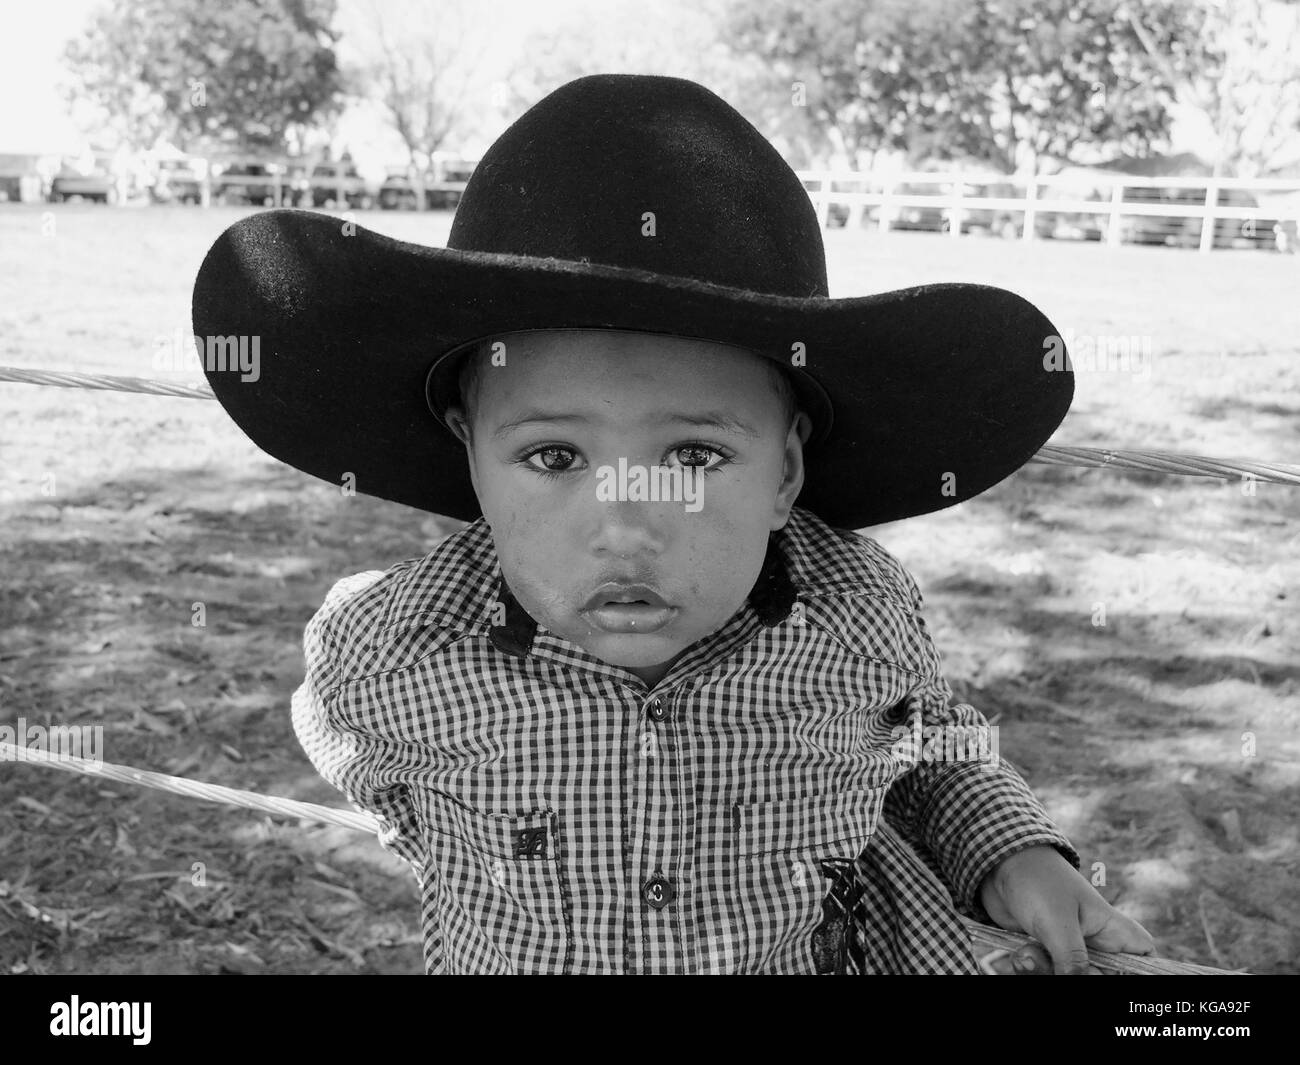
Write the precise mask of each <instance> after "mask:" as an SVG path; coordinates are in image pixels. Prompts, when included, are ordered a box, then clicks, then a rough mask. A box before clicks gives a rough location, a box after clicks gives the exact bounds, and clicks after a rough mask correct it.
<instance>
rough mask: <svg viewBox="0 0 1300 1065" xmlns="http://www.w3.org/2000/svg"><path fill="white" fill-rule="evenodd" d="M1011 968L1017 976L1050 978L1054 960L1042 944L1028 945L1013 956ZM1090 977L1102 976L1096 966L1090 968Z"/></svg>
mask: <svg viewBox="0 0 1300 1065" xmlns="http://www.w3.org/2000/svg"><path fill="white" fill-rule="evenodd" d="M1011 968H1012V971H1013V972H1015V974H1016V975H1017V976H1050V975H1051V973H1052V959H1051V957H1050V956H1049V955H1048V953H1047V951H1046V950H1044V949H1043V946H1042V944H1040V943H1026V944H1025V945H1024V946H1023V947H1020V948H1018V949H1017V950H1016V951H1015V953H1014V954H1012V955H1011ZM1088 975H1090V976H1101V975H1102V972H1101V970H1100V969H1098V968H1097V967H1096V966H1095V965H1089V966H1088Z"/></svg>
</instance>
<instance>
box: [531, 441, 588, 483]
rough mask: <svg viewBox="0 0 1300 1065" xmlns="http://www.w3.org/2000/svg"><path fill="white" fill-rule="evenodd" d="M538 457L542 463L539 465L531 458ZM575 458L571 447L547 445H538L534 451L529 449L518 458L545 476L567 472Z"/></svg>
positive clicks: (555, 475)
mask: <svg viewBox="0 0 1300 1065" xmlns="http://www.w3.org/2000/svg"><path fill="white" fill-rule="evenodd" d="M538 457H540V458H541V460H542V464H541V465H540V466H539V465H537V464H536V463H535V462H533V459H535V458H538ZM576 458H577V453H576V452H575V451H574V450H573V449H572V448H567V447H556V446H553V445H552V446H547V447H539V448H537V449H536V450H535V451H530V452H529V453H528V454H527V455H525V456H523V458H522V459H521V460H520V461H522V462H523V464H524V465H525V466H527V467H528V468H529V469H530V470H535V471H536V472H538V473H540V474H542V475H544V476H546V477H557V476H559V475H560V474H562V473H568V472H569V471H570V470H571V469H573V466H572V463H573V462H574V461H575V459H576Z"/></svg>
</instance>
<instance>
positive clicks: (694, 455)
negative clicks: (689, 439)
mask: <svg viewBox="0 0 1300 1065" xmlns="http://www.w3.org/2000/svg"><path fill="white" fill-rule="evenodd" d="M668 454H669V457H670V458H671V457H672V456H673V455H678V456H681V464H682V465H683V466H684V467H686V468H687V469H696V470H699V471H700V472H701V473H712V472H713V471H714V470H716V469H719V468H720V467H722V466H724V465H726V463H727V461H728V456H727V455H726V454H725V453H724V452H723V451H722V449H721V448H716V447H714V446H713V445H712V444H701V443H694V444H682V445H680V446H679V447H675V448H673V449H672V451H670V452H669V453H668ZM710 455H716V456H717V457H718V461H717V462H715V463H713V464H710V463H709V456H710ZM666 465H668V466H672V465H674V464H673V463H672V462H668V463H666Z"/></svg>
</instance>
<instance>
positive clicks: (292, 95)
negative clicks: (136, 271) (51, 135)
mask: <svg viewBox="0 0 1300 1065" xmlns="http://www.w3.org/2000/svg"><path fill="white" fill-rule="evenodd" d="M334 13H335V0H224V2H222V3H211V2H208V0H111V2H110V3H109V4H107V5H106V6H104V7H102V8H100V9H98V10H97V11H96V12H95V13H94V14H93V15H92V16H91V19H90V23H89V25H88V27H87V29H86V31H85V33H84V34H83V35H82V36H81V37H79V38H77V39H75V40H73V41H72V42H71V43H70V44H69V45H68V48H67V52H66V60H67V64H68V66H69V68H70V70H71V72H72V74H73V76H74V79H75V88H74V89H73V90H72V92H71V94H70V95H71V102H72V103H73V104H74V108H76V105H77V104H85V103H90V104H92V105H93V107H92V110H93V111H95V112H97V113H98V121H99V125H100V128H101V129H102V130H104V131H106V132H111V133H112V134H115V135H116V137H117V139H118V140H119V141H122V142H125V143H127V144H129V145H132V146H134V147H150V146H152V145H153V144H154V143H155V142H156V141H157V140H158V138H160V137H162V138H165V139H167V140H170V141H172V142H173V143H175V144H177V145H178V146H179V147H181V148H183V149H186V150H196V149H198V148H204V149H209V150H210V149H212V148H214V147H219V146H226V147H230V148H234V149H238V150H257V149H267V150H280V149H282V148H283V147H284V146H285V144H286V140H287V139H289V138H291V137H292V136H294V135H296V134H298V133H300V132H301V130H302V129H304V128H306V127H307V126H309V125H312V124H314V123H317V122H319V121H321V120H322V119H324V118H327V117H329V116H332V115H333V114H335V113H336V112H337V110H338V105H339V94H340V92H341V89H342V81H341V75H340V74H339V71H338V66H337V64H336V62H335V56H334V44H335V41H336V34H335V33H334V31H333V30H332V28H331V23H332V21H333V18H334Z"/></svg>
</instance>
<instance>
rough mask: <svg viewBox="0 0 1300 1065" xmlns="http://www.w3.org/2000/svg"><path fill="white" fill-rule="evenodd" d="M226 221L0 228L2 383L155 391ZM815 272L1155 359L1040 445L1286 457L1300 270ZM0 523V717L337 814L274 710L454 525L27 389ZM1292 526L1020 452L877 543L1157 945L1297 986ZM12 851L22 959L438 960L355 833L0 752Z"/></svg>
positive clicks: (1123, 257)
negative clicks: (201, 618) (324, 613)
mask: <svg viewBox="0 0 1300 1065" xmlns="http://www.w3.org/2000/svg"><path fill="white" fill-rule="evenodd" d="M240 213H241V212H238V211H235V210H222V209H213V210H211V211H207V212H204V211H200V210H195V209H190V210H186V209H179V208H178V209H148V210H132V209H121V210H108V209H102V208H93V207H75V206H72V207H62V208H59V209H57V211H56V213H54V214H52V215H49V216H46V215H45V214H44V212H43V210H41V209H30V208H21V207H9V208H6V209H4V210H3V211H0V278H2V279H3V281H2V282H0V284H3V299H2V300H0V363H3V364H11V365H26V366H41V367H50V368H60V369H75V370H100V371H105V372H113V373H123V374H132V375H139V376H156V374H155V372H154V371H153V370H152V369H151V362H152V357H153V351H154V345H155V343H156V340H157V338H158V337H159V336H160V335H167V334H170V333H172V332H174V331H176V330H180V331H181V332H182V333H184V332H187V331H188V329H189V322H188V308H189V297H190V286H191V284H192V282H193V278H194V274H195V272H196V270H197V268H198V265H199V262H200V261H201V259H202V256H203V254H204V252H205V251H206V249H207V247H208V245H209V244H210V243H211V241H212V240H213V239H214V238H215V237H216V235H217V234H218V233H219V232H220V231H221V229H222V228H223V227H224V226H225V225H227V224H229V223H230V222H231V221H233V220H234V219H235V218H236V217H238V215H239V214H240ZM47 218H53V223H54V225H53V232H49V231H48V230H49V226H48V223H47V221H46V219H47ZM360 222H361V224H363V225H368V226H370V227H371V228H375V229H379V230H381V231H384V232H387V233H390V234H392V235H394V236H399V237H403V238H406V239H411V240H416V241H419V242H422V243H430V244H439V243H442V242H443V241H444V240H445V238H446V233H447V225H448V219H447V217H446V216H443V215H427V216H409V215H388V214H369V215H364V216H363V217H361V218H360ZM827 251H828V257H829V260H830V269H831V278H832V294H833V295H835V296H848V295H857V294H863V293H867V292H872V291H879V290H883V289H888V288H895V287H900V286H903V285H907V284H912V283H917V282H927V281H942V280H972V281H981V282H984V283H989V284H995V285H1002V286H1004V287H1007V288H1011V289H1013V290H1015V291H1017V292H1020V293H1022V294H1023V295H1025V296H1027V297H1029V298H1030V299H1032V300H1034V301H1035V302H1036V303H1038V304H1039V306H1041V307H1042V308H1043V309H1044V310H1045V311H1046V312H1047V313H1048V315H1049V317H1051V318H1052V320H1053V321H1054V322H1055V323H1056V324H1057V325H1058V326H1059V327H1061V328H1062V330H1066V329H1070V330H1072V331H1073V332H1074V333H1075V334H1076V335H1078V334H1090V335H1095V334H1123V335H1138V336H1149V337H1150V338H1151V343H1152V350H1153V353H1154V362H1153V364H1152V367H1151V372H1150V374H1149V375H1148V376H1147V377H1146V378H1145V379H1143V378H1139V377H1135V376H1134V375H1131V374H1123V373H1094V374H1086V373H1080V374H1079V376H1078V379H1077V385H1078V391H1077V398H1076V401H1075V407H1074V409H1073V410H1072V412H1071V414H1070V416H1069V418H1068V419H1067V421H1066V422H1065V424H1064V426H1063V427H1062V429H1061V431H1060V432H1059V433H1058V435H1057V437H1056V438H1055V441H1054V442H1057V443H1073V444H1089V445H1101V446H1113V447H1147V448H1165V449H1170V450H1179V451H1185V452H1192V453H1200V454H1211V455H1228V456H1231V455H1240V456H1247V457H1254V458H1260V459H1271V460H1275V461H1282V462H1298V461H1300V305H1297V302H1296V300H1295V297H1294V293H1295V292H1296V290H1297V287H1298V283H1300V260H1297V259H1295V258H1289V257H1283V256H1278V255H1268V254H1264V253H1258V252H1224V253H1216V254H1214V255H1211V256H1209V257H1202V256H1200V255H1198V254H1197V253H1195V252H1190V251H1186V252H1185V251H1174V250H1165V249H1149V248H1122V249H1114V250H1112V249H1107V248H1103V247H1099V246H1074V245H1069V244H1062V243H1051V242H1045V243H1042V244H1038V245H1031V246H1029V247H1025V246H1023V245H1021V244H1019V243H1006V242H1002V241H997V240H979V239H975V238H972V239H967V240H960V241H954V240H951V239H950V238H948V237H946V236H940V235H929V234H910V233H909V234H890V235H887V236H883V237H882V236H880V235H876V234H866V233H864V234H858V233H845V232H843V231H833V232H831V233H829V234H828V235H827ZM178 379H183V378H178ZM190 379H196V378H195V375H191V376H190ZM51 477H52V478H53V481H52V483H53V486H54V493H53V495H48V494H45V491H47V490H48V485H49V484H50V483H51V482H50V480H49V478H51ZM0 517H3V520H4V523H5V525H4V527H5V529H6V535H5V537H4V539H3V543H2V544H0V564H2V565H3V577H2V578H0V618H3V627H2V628H0V722H11V721H12V720H13V719H15V718H17V717H18V716H20V715H23V716H25V717H26V718H27V719H28V720H29V721H37V720H39V721H44V720H46V719H54V720H59V721H64V722H69V723H77V724H82V723H85V724H101V725H103V726H104V729H105V736H106V740H105V742H106V745H107V750H106V752H105V756H106V757H107V758H108V759H109V760H111V761H120V762H126V763H129V764H136V765H140V766H143V767H147V768H154V769H159V770H163V771H167V772H175V773H182V774H184V775H188V776H193V777H196V778H199V779H205V780H212V781H215V782H218V783H224V784H228V785H231V786H234V787H245V788H254V789H258V790H262V791H266V792H270V793H275V794H282V795H290V796H294V797H299V798H304V799H311V800H315V801H323V802H327V803H331V804H337V803H339V801H340V800H339V797H338V796H336V795H335V794H334V793H333V792H332V791H331V789H329V788H328V787H327V786H326V785H325V784H323V783H322V782H321V781H320V780H319V779H318V778H317V777H316V776H315V774H314V772H313V770H312V768H311V766H310V765H309V763H308V762H307V761H306V759H305V758H304V756H303V755H302V754H301V752H300V751H299V749H298V747H297V744H296V741H295V740H294V738H293V735H292V731H291V728H290V725H289V718H288V712H287V710H288V699H289V695H290V693H291V691H292V690H293V688H294V687H295V686H296V684H297V683H298V681H299V680H300V678H301V671H302V663H301V650H300V643H299V641H300V638H301V632H302V626H303V624H304V623H305V622H306V620H307V618H308V617H309V616H310V615H311V613H312V611H313V610H314V609H315V607H316V606H317V605H318V604H319V602H320V600H321V598H322V596H323V594H324V592H325V590H326V589H327V588H328V586H329V585H330V583H331V582H332V581H333V580H334V579H336V578H337V577H338V576H341V575H343V574H345V573H351V572H356V571H358V570H362V569H369V568H383V567H385V566H388V565H390V564H391V563H393V562H394V561H396V560H398V559H401V558H407V557H411V556H414V555H418V554H422V553H423V552H424V551H425V550H427V546H428V544H429V543H430V542H431V541H432V540H433V539H434V538H436V537H437V536H439V535H441V534H442V533H444V532H447V531H450V529H451V528H452V523H442V522H439V521H437V520H433V519H429V518H427V517H425V516H422V515H419V514H416V513H414V512H407V511H405V510H403V509H402V508H400V507H396V506H392V505H388V504H384V503H380V502H377V501H373V500H366V499H364V498H357V499H353V500H350V501H349V500H344V499H342V498H341V497H339V496H338V495H337V494H336V493H335V492H334V491H332V490H331V489H329V488H327V487H326V486H323V485H320V484H316V483H313V482H310V481H308V480H307V479H306V478H304V477H302V476H300V475H298V474H296V473H295V472H294V471H292V470H288V469H287V468H282V467H280V466H278V465H276V464H275V463H274V462H272V461H271V460H270V459H268V458H266V457H265V456H262V455H261V454H260V453H259V452H257V451H256V450H255V449H254V448H253V447H252V445H251V444H249V443H248V442H247V441H246V440H245V439H244V437H243V436H242V435H241V434H239V432H238V431H237V430H236V429H235V428H234V427H233V425H232V424H230V423H229V422H228V421H227V420H226V419H225V416H224V414H223V413H222V412H221V411H220V409H219V408H218V407H217V405H216V404H211V403H201V402H194V401H188V400H178V399H163V398H152V397H142V396H133V395H121V394H109V393H94V392H84V391H77V392H70V391H64V390H61V389H52V388H33V387H30V386H25V385H0ZM1298 517H1300V492H1297V491H1296V490H1295V489H1289V488H1283V487H1275V486H1269V485H1261V486H1259V487H1258V490H1257V491H1256V493H1255V494H1254V495H1246V494H1243V492H1242V490H1241V486H1239V485H1237V484H1224V483H1221V482H1217V481H1210V480H1202V479H1192V478H1165V477H1156V476H1150V475H1123V474H1119V473H1115V472H1102V471H1085V470H1075V469H1063V468H1054V467H1045V466H1038V465H1030V466H1028V467H1026V468H1025V470H1024V471H1022V472H1021V473H1020V474H1018V475H1016V476H1015V477H1013V478H1011V479H1010V480H1008V481H1006V482H1004V483H1003V484H1002V485H999V486H998V487H997V488H995V489H993V490H992V491H990V492H988V493H986V494H984V495H983V496H981V497H979V498H977V499H975V500H972V501H970V502H969V503H966V504H963V505H962V506H959V507H956V508H953V509H951V510H948V511H944V512H941V513H939V514H935V515H930V516H927V517H924V518H918V519H913V520H911V521H907V522H901V523H896V524H894V525H891V526H884V527H879V528H877V529H874V530H870V531H869V532H870V535H873V536H875V537H876V538H877V539H879V540H880V541H881V542H882V543H884V544H885V546H887V547H888V548H889V549H890V550H891V551H893V552H894V553H895V554H897V555H898V556H899V557H900V558H901V559H902V560H903V562H904V563H905V564H906V565H907V566H908V567H909V568H910V569H911V570H912V572H913V573H915V574H916V576H917V579H918V581H919V582H920V584H921V587H922V589H923V590H924V592H925V594H926V599H927V616H928V617H929V618H930V619H931V624H932V626H933V628H934V631H935V636H936V640H937V642H938V645H939V647H940V649H941V651H942V652H943V655H944V660H945V665H946V671H947V675H948V678H949V680H950V681H951V683H952V684H953V686H954V688H955V689H956V690H957V692H958V695H959V696H960V697H961V698H963V699H965V700H967V701H970V702H972V703H974V704H975V705H976V706H978V707H979V708H980V709H981V710H983V711H984V712H985V713H986V714H987V715H989V716H990V717H991V718H993V719H994V720H995V721H996V723H997V724H998V725H999V726H1000V729H1001V737H1000V739H1001V751H1002V754H1003V755H1004V756H1006V757H1009V758H1011V759H1012V760H1013V761H1014V762H1016V763H1017V764H1018V765H1019V766H1020V767H1021V768H1022V769H1023V770H1024V772H1025V773H1026V775H1027V776H1028V777H1029V778H1030V780H1031V782H1032V783H1033V784H1034V786H1035V789H1036V790H1037V792H1038V793H1039V794H1040V795H1041V796H1042V797H1043V799H1044V801H1045V802H1046V803H1047V804H1048V806H1049V808H1050V809H1051V811H1052V813H1053V815H1054V816H1055V817H1056V818H1057V819H1058V821H1059V823H1060V824H1061V826H1062V827H1063V829H1065V831H1066V832H1067V833H1069V834H1070V835H1071V837H1072V838H1073V839H1074V840H1075V842H1076V844H1077V846H1078V847H1079V850H1080V851H1081V853H1082V854H1083V857H1084V861H1085V868H1086V869H1089V870H1094V871H1095V872H1096V873H1097V875H1098V877H1100V875H1101V874H1102V873H1104V886H1103V887H1102V888H1101V890H1102V891H1103V893H1104V894H1106V896H1107V897H1108V898H1110V899H1112V900H1113V901H1115V902H1116V904H1117V905H1119V906H1120V907H1121V908H1123V909H1124V910H1125V911H1126V912H1129V913H1131V914H1132V915H1133V916H1135V917H1137V918H1138V919H1139V920H1141V921H1142V922H1143V923H1144V924H1146V926H1147V927H1148V928H1149V929H1150V930H1151V931H1152V933H1153V934H1154V935H1155V936H1156V938H1157V940H1158V941H1159V943H1160V945H1161V948H1162V951H1163V952H1164V953H1165V954H1166V955H1168V956H1171V957H1175V958H1180V959H1185V960H1189V961H1200V962H1204V963H1207V964H1214V965H1219V966H1221V967H1225V968H1240V967H1249V968H1251V969H1253V970H1254V971H1257V972H1296V971H1300V965H1298V963H1297V958H1300V893H1297V892H1296V890H1295V884H1296V880H1297V873H1298V872H1300V842H1298V840H1297V828H1296V823H1295V817H1294V812H1295V810H1296V809H1298V808H1300V727H1298V726H1300V666H1298V665H1297V663H1300V622H1298V620H1297V612H1296V609H1295V603H1296V601H1297V596H1298V595H1300V579H1298V578H1300V563H1298V562H1297V557H1298V556H1300V553H1298V552H1297V546H1298V545H1300V524H1298V523H1297V518H1298ZM200 601H201V602H204V603H206V604H207V608H208V627H207V628H206V629H205V630H195V629H194V628H193V627H192V626H191V625H190V609H191V604H192V603H195V602H200ZM1097 603H1104V604H1105V606H1106V622H1107V623H1106V625H1105V626H1102V627H1099V626H1096V625H1094V624H1093V620H1094V616H1095V613H1094V612H1095V609H1096V604H1097ZM199 633H201V635H199ZM1245 733H1250V734H1252V735H1253V736H1254V737H1255V745H1256V746H1255V750H1256V754H1255V755H1254V756H1253V757H1246V756H1243V754H1242V745H1243V738H1242V737H1243V734H1245ZM0 855H2V856H3V857H2V858H0V863H2V864H0V966H3V970H4V971H24V970H27V971H75V972H85V973H90V972H152V971H165V972H194V971H222V970H226V971H256V972H268V971H275V972H301V971H313V972H325V971H355V970H358V969H359V970H363V971H372V972H373V971H407V972H415V971H419V968H420V962H419V945H418V943H419V940H418V934H417V933H418V928H417V923H416V908H415V894H414V888H413V885H412V884H411V883H410V880H409V877H407V876H406V875H405V874H404V870H403V867H402V866H400V865H399V864H398V863H397V862H396V861H394V860H392V859H390V858H389V857H388V856H386V855H385V854H383V852H381V851H380V850H379V849H378V847H377V846H376V845H374V844H373V843H371V842H370V841H367V840H361V839H358V838H357V837H355V836H350V835H348V834H347V833H346V832H344V831H342V830H322V829H317V828H308V827H303V826H295V825H274V826H273V825H271V824H269V822H267V821H266V820H265V819H262V818H259V817H257V816H255V815H253V814H250V813H246V812H241V811H234V810H228V809H225V808H217V807H208V806H206V805H203V804H199V803H195V802H191V801H188V800H185V799H181V798H176V797H172V796H167V795H162V794H160V793H156V792H134V791H130V790H127V789H125V788H120V787H116V786H114V787H112V788H108V787H105V786H104V785H103V784H101V783H96V782H93V781H88V780H81V779H69V778H67V777H65V776H64V775H63V774H57V773H53V772H50V771H48V770H42V769H40V768H38V767H34V766H4V767H3V768H0ZM195 863H202V868H203V870H204V872H205V874H206V879H207V885H206V886H196V885H195V884H194V883H193V882H192V880H193V871H194V869H195ZM1097 863H1099V864H1097Z"/></svg>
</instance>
